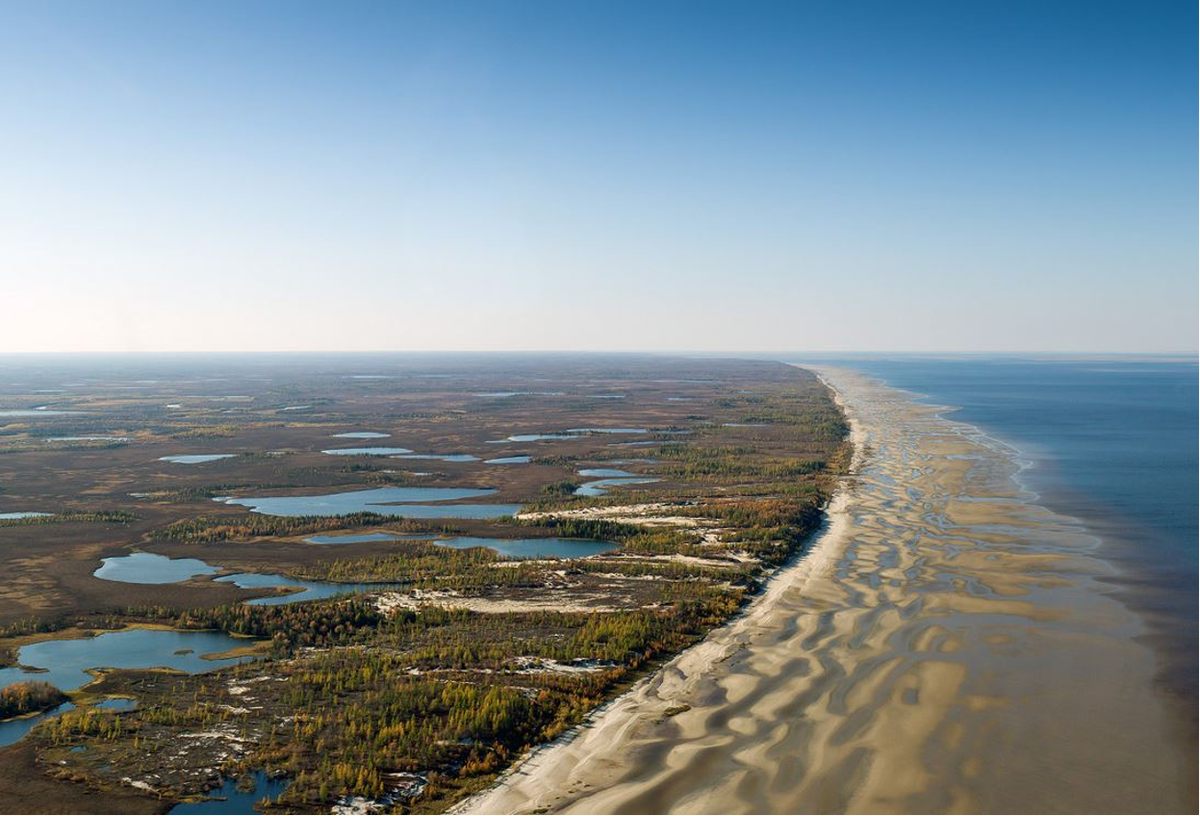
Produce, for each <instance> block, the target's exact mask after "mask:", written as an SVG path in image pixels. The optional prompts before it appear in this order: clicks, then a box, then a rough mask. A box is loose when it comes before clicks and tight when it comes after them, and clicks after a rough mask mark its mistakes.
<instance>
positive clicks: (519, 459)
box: [484, 456, 533, 465]
mask: <svg viewBox="0 0 1200 816" xmlns="http://www.w3.org/2000/svg"><path fill="white" fill-rule="evenodd" d="M532 460H533V457H532V456H500V457H497V458H495V459H486V460H484V464H485V465H527V464H529V463H530V462H531V461H532Z"/></svg>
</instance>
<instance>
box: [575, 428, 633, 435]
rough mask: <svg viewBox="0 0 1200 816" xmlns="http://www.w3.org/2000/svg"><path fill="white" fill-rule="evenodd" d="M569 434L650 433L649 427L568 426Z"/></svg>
mask: <svg viewBox="0 0 1200 816" xmlns="http://www.w3.org/2000/svg"><path fill="white" fill-rule="evenodd" d="M567 433H569V434H588V433H597V434H644V433H650V430H649V429H648V428H568V429H567Z"/></svg>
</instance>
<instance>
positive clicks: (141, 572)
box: [92, 552, 218, 584]
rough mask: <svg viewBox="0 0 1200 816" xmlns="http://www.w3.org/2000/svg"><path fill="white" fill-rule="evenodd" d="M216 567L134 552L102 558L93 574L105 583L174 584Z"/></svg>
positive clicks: (216, 570)
mask: <svg viewBox="0 0 1200 816" xmlns="http://www.w3.org/2000/svg"><path fill="white" fill-rule="evenodd" d="M216 572H218V568H217V567H214V566H211V565H209V564H206V563H205V562H203V561H201V560H200V559H198V558H168V557H167V556H165V555H156V554H155V553H148V552H136V553H131V554H129V555H121V556H114V557H111V558H105V559H103V561H102V563H101V566H100V568H99V569H97V570H96V571H95V572H93V573H92V575H94V576H96V577H97V578H102V579H104V580H105V581H122V582H124V583H126V584H173V583H176V582H177V581H186V580H188V579H189V578H194V577H196V576H197V575H212V574H214V573H216Z"/></svg>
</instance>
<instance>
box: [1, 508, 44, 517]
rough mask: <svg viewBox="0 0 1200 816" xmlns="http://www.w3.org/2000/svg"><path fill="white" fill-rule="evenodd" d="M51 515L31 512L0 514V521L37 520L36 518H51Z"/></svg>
mask: <svg viewBox="0 0 1200 816" xmlns="http://www.w3.org/2000/svg"><path fill="white" fill-rule="evenodd" d="M53 515H54V514H53V513H38V512H35V511H33V510H24V511H20V512H16V513H0V519H23V518H37V517H38V516H53Z"/></svg>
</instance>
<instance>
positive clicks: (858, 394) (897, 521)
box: [452, 367, 1195, 813]
mask: <svg viewBox="0 0 1200 816" xmlns="http://www.w3.org/2000/svg"><path fill="white" fill-rule="evenodd" d="M817 370H818V372H819V375H820V376H821V379H822V381H824V382H826V384H829V385H833V384H836V385H837V387H836V388H834V391H835V393H836V394H837V395H838V402H839V405H842V407H843V410H844V411H846V414H847V418H848V419H850V420H852V421H853V422H854V424H853V425H852V429H853V431H854V436H853V437H852V438H853V439H854V442H855V451H854V454H855V456H854V460H855V461H854V464H853V466H852V468H851V471H850V473H851V475H850V476H849V477H848V478H846V479H845V480H844V482H843V484H842V485H839V488H838V490H837V491H836V492H835V496H834V500H833V501H831V503H830V511H831V513H830V516H829V526H828V527H827V528H826V529H824V530H823V531H822V533H821V534H820V538H819V539H818V540H817V542H816V543H815V544H814V545H813V547H812V548H811V549H810V550H809V551H808V553H807V554H806V555H805V556H804V557H802V558H801V559H799V560H798V561H797V562H796V563H795V564H794V565H790V566H789V567H786V568H785V569H784V570H781V571H780V572H778V573H776V575H775V576H773V578H772V583H771V584H770V585H769V588H768V589H767V591H766V592H764V594H763V596H761V598H760V599H758V600H757V601H756V602H755V603H754V604H752V605H751V607H750V608H748V609H747V610H746V612H745V614H743V615H742V616H739V617H738V618H736V619H734V620H733V621H731V622H729V623H728V624H726V625H724V626H722V627H720V628H718V629H714V630H713V631H712V632H710V633H709V634H708V636H706V638H705V639H704V640H703V641H702V642H701V643H699V644H697V645H696V646H693V647H692V649H690V650H687V651H684V652H682V653H680V654H679V655H677V656H676V657H675V658H673V659H672V660H671V661H670V662H668V663H667V664H665V665H664V666H662V667H661V668H660V669H659V670H658V671H656V672H655V673H654V674H653V675H652V676H650V677H648V678H646V679H644V680H643V681H642V682H640V683H638V684H637V685H636V686H635V687H633V688H631V689H630V690H629V691H628V692H626V694H624V695H622V696H620V697H618V698H616V699H614V700H613V701H611V702H610V703H609V704H607V705H606V706H604V707H602V708H600V709H597V710H596V711H595V712H594V713H593V715H592V716H591V717H589V718H588V720H587V721H586V722H585V723H584V724H583V725H582V726H580V727H578V728H577V729H574V730H573V732H571V733H568V734H564V735H563V736H562V737H560V738H559V740H556V741H555V742H553V743H549V744H547V745H544V746H540V747H539V748H537V749H535V750H534V751H532V752H531V753H530V754H529V755H528V756H526V757H525V758H523V759H522V760H521V761H520V762H519V763H518V764H517V765H515V766H514V767H513V768H511V769H510V770H509V771H508V772H507V773H505V774H504V775H502V776H501V777H500V778H499V779H498V780H497V782H496V783H495V784H494V785H493V786H492V787H491V788H489V789H488V790H486V791H484V792H482V793H480V794H477V795H476V796H474V797H471V798H469V799H467V800H464V801H463V802H461V803H460V804H459V806H458V807H456V808H455V809H454V810H453V811H452V812H456V813H518V812H572V813H573V812H582V813H614V812H629V813H659V812H661V813H666V812H672V813H674V812H680V813H742V812H747V813H770V812H780V813H796V812H896V813H904V812H913V813H922V812H925V813H927V812H1185V811H1188V810H1191V809H1192V808H1193V807H1194V806H1195V797H1194V781H1192V782H1189V780H1194V764H1193V765H1191V766H1189V765H1188V762H1187V757H1186V756H1182V755H1181V754H1180V753H1179V752H1178V751H1177V749H1175V748H1174V747H1173V746H1174V740H1173V739H1171V738H1170V735H1171V734H1172V732H1173V731H1174V729H1175V727H1176V724H1175V723H1173V722H1172V718H1171V716H1170V712H1169V709H1168V708H1167V707H1166V706H1165V705H1164V703H1163V701H1162V699H1161V697H1160V696H1159V693H1158V690H1157V688H1156V687H1155V683H1154V682H1153V678H1154V673H1155V662H1156V660H1155V655H1154V653H1153V652H1152V650H1150V649H1148V648H1147V647H1146V646H1145V645H1144V644H1143V643H1141V642H1140V638H1139V635H1140V633H1141V632H1142V631H1143V630H1144V621H1143V620H1142V619H1141V617H1140V616H1138V615H1137V614H1135V613H1134V612H1133V611H1132V610H1130V609H1128V608H1127V607H1126V606H1125V605H1124V604H1122V603H1121V602H1120V601H1119V600H1118V599H1115V598H1113V597H1112V595H1111V594H1110V593H1109V592H1108V591H1107V588H1106V586H1105V581H1106V579H1107V578H1109V577H1110V576H1111V575H1112V572H1113V565H1111V564H1109V563H1108V562H1107V561H1106V560H1105V559H1103V558H1100V557H1097V556H1096V555H1095V554H1094V552H1093V551H1094V547H1092V546H1089V545H1091V544H1092V543H1093V542H1094V541H1095V540H1096V538H1095V536H1093V535H1090V534H1089V533H1088V531H1087V530H1086V529H1084V528H1081V526H1080V525H1079V523H1078V520H1077V519H1074V518H1070V517H1067V516H1064V515H1062V514H1058V513H1056V512H1054V511H1053V510H1051V509H1048V508H1046V507H1043V506H1041V505H1039V504H1036V503H1034V502H1032V501H1030V497H1029V496H1028V494H1027V493H1026V491H1024V490H1023V489H1022V486H1021V485H1020V484H1019V483H1018V481H1017V480H1016V479H1014V478H1013V476H1014V471H1015V470H1017V469H1019V464H1017V463H1015V462H1014V461H1013V460H1012V458H1011V457H1010V456H1007V455H1004V453H1005V452H1003V451H1000V450H997V449H996V447H995V446H993V445H989V444H987V443H988V442H989V441H990V440H987V439H982V438H980V437H979V435H978V434H976V433H975V429H974V426H971V425H969V423H962V422H959V421H957V420H954V419H950V418H948V417H945V416H942V415H941V413H942V411H943V410H944V409H942V408H940V407H937V406H930V405H928V404H924V403H918V402H915V401H914V400H913V399H912V398H911V395H910V394H904V393H901V392H900V391H899V390H898V389H893V388H890V387H888V386H886V385H884V384H880V383H878V382H872V381H869V380H868V379H867V378H865V377H862V376H861V375H858V374H856V373H855V372H852V371H845V370H834V369H828V368H825V367H820V368H818V369H817ZM835 502H836V503H835ZM989 768H1003V769H1004V773H1003V774H995V773H989V772H987V769H989Z"/></svg>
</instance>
